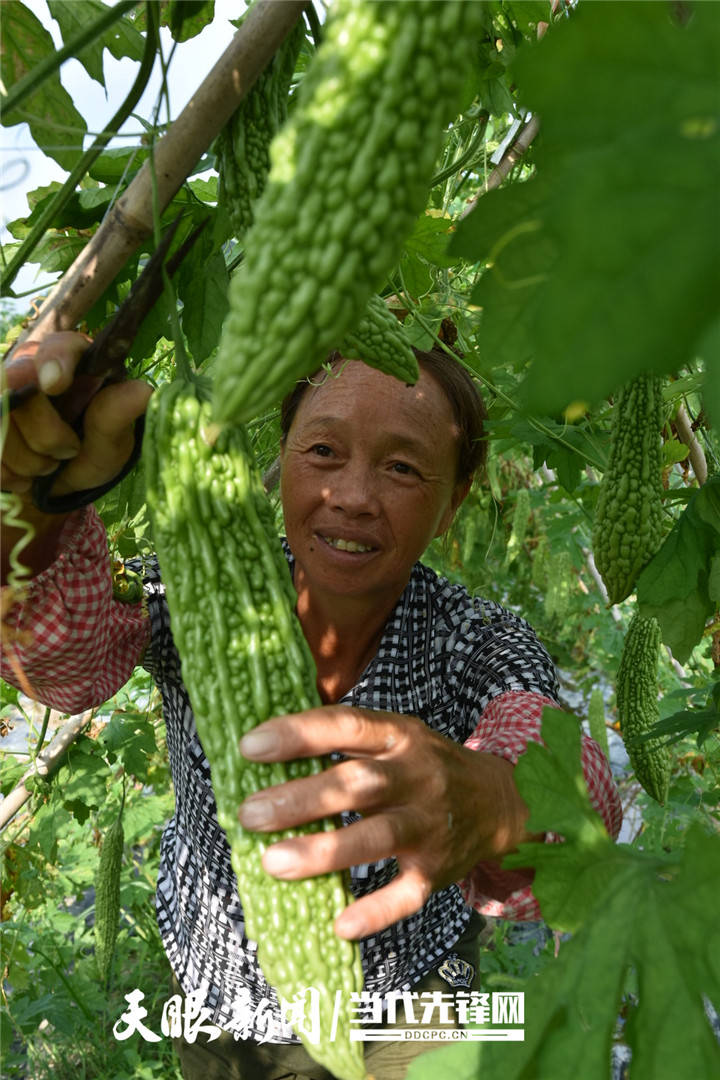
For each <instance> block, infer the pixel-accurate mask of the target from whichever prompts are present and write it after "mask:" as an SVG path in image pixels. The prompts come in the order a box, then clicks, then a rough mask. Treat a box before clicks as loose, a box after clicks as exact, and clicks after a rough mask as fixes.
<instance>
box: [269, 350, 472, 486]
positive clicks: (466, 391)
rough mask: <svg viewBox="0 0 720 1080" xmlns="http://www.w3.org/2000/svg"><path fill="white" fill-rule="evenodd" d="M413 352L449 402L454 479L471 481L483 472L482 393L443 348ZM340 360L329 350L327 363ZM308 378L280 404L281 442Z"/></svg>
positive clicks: (336, 354)
mask: <svg viewBox="0 0 720 1080" xmlns="http://www.w3.org/2000/svg"><path fill="white" fill-rule="evenodd" d="M413 352H414V353H415V356H416V358H417V362H418V365H419V366H420V368H421V369H422V370H423V371H425V372H426V373H427V374H428V375H430V377H431V378H433V379H434V380H435V382H436V383H437V384H438V386H439V387H440V389H441V390H442V391H443V392H444V394H445V397H446V398H447V399H448V401H449V402H450V407H451V408H452V411H453V416H454V418H455V423H456V424H457V427H458V463H457V473H456V482H457V483H458V484H460V483H466V482H467V481H468V480H472V478H473V476H474V475H475V474H479V473H481V472H482V471H483V469H484V467H485V462H486V460H487V439H486V435H485V424H484V422H485V420H487V411H486V409H485V403H484V401H483V399H482V395H481V393H480V391H479V389H478V387H477V385H476V384H475V381H474V380H473V378H472V376H471V375H470V373H469V371H467V369H466V368H464V367H463V365H462V364H461V363H460V361H459V360H456V359H455V357H453V356H451V355H450V354H449V353H447V352H445V350H444V349H440V348H433V349H429V350H424V349H415V348H414V349H413ZM341 361H342V356H341V355H340V353H338V352H335V353H331V354H330V356H329V357H328V362H329V363H330V364H331V365H334V364H337V363H340V362H341ZM319 374H320V372H318V373H316V375H314V376H311V379H312V380H315V379H317V377H318V375H319ZM311 379H301V380H300V382H297V383H296V384H295V386H294V387H293V389H292V390H291V391H290V393H289V394H287V396H286V397H285V398H284V400H283V402H282V405H281V406H280V430H281V432H282V439H283V442H284V441H285V439H286V438H287V436H288V433H289V431H290V428H291V426H292V422H293V420H294V419H295V414H296V412H297V410H298V406H299V404H300V401H301V400H302V397H303V394H304V393H305V391H306V390H307V388H308V387H309V386H310V385H311Z"/></svg>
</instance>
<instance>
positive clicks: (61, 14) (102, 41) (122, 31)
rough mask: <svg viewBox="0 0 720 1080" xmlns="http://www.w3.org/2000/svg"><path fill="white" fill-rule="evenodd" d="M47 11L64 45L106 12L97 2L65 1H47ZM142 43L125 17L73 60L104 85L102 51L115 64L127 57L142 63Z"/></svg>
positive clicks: (97, 0) (137, 33) (104, 7)
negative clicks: (109, 54) (111, 58)
mask: <svg viewBox="0 0 720 1080" xmlns="http://www.w3.org/2000/svg"><path fill="white" fill-rule="evenodd" d="M48 7H49V8H50V14H51V15H52V17H53V19H55V20H56V22H57V24H58V26H59V27H60V33H61V34H62V38H63V41H64V42H65V44H67V42H68V41H69V40H70V39H71V38H72V37H74V36H75V34H79V33H80V31H81V30H84V29H85V28H86V27H87V25H88V23H90V22H92V21H93V20H94V19H96V18H98V17H99V16H100V15H102V14H104V13H105V12H106V11H107V8H108V5H107V4H103V3H102V2H101V0H83V2H82V3H81V4H78V3H76V2H68V0H48ZM144 45H145V43H144V41H143V37H142V34H140V33H139V32H138V31H137V30H136V29H135V27H134V26H133V24H132V22H131V21H130V19H129V17H127V16H125V17H122V18H120V19H118V20H117V22H115V23H113V25H112V26H111V27H110V28H109V29H108V30H106V31H105V33H104V34H103V35H102V36H101V37H100V38H98V39H97V40H96V41H92V42H91V43H90V44H89V45H86V46H85V48H84V49H82V51H81V52H79V53H78V55H77V56H76V57H75V59H76V60H79V61H80V63H81V64H82V65H83V67H84V68H85V70H86V71H87V73H88V75H89V76H90V78H91V79H95V80H96V81H97V82H99V83H101V84H102V85H103V86H104V85H105V80H104V77H103V50H104V49H109V50H110V52H111V53H112V55H113V56H114V57H115V59H116V60H120V59H121V58H122V57H123V56H129V57H130V59H131V60H140V59H142V55H143V50H144Z"/></svg>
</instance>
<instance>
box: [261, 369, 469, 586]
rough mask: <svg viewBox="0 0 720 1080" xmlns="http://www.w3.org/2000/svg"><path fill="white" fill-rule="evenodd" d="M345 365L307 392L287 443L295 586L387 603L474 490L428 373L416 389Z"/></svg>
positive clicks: (285, 495)
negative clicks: (460, 467) (463, 479)
mask: <svg viewBox="0 0 720 1080" xmlns="http://www.w3.org/2000/svg"><path fill="white" fill-rule="evenodd" d="M339 370H340V374H339V375H337V377H330V378H327V379H326V380H325V381H324V382H323V384H322V385H321V386H317V387H310V388H309V389H308V390H307V391H306V392H305V394H304V395H303V397H302V399H301V401H300V404H299V406H298V409H297V412H296V414H295V418H294V420H293V422H292V425H291V427H290V431H289V432H288V436H287V439H286V441H285V444H284V446H283V449H282V476H281V494H282V503H283V510H284V515H285V529H286V534H287V538H288V542H289V544H290V547H291V550H292V552H293V555H294V556H295V560H296V567H297V571H299V573H300V577H299V578H298V573H297V571H296V584H297V583H298V581H301V582H302V583H303V585H306V586H307V587H308V588H309V589H310V590H311V593H312V592H313V591H317V592H318V595H325V596H333V595H334V596H337V597H338V598H339V597H340V596H348V597H349V596H354V597H360V596H367V597H368V598H372V597H373V596H374V595H375V596H377V599H378V601H381V600H382V601H383V602H384V603H387V600H388V593H389V592H390V593H392V594H394V596H395V598H397V596H399V595H400V593H401V592H402V590H403V589H404V588H405V585H406V584H407V582H408V579H409V575H410V571H411V569H412V566H413V564H414V563H415V562H416V561H417V559H418V558H419V557H420V555H421V554H422V553H423V551H424V550H425V548H426V547H427V546H428V544H429V543H430V541H431V540H432V539H433V537H435V536H438V535H439V534H441V533H442V532H444V531H445V529H446V528H447V527H448V526H449V524H450V522H451V520H452V516H453V513H454V511H455V509H456V508H457V506H458V505H459V503H460V501H462V497H463V496H464V494H465V491H466V488H465V487H464V485H457V484H456V482H455V474H456V464H457V427H456V424H455V421H454V417H453V414H452V408H451V406H450V403H449V401H448V400H447V398H446V397H445V394H444V392H443V391H442V389H441V388H440V386H439V385H438V384H437V383H436V382H435V380H434V379H433V378H432V377H431V376H429V375H428V374H427V373H426V372H423V371H422V370H421V373H420V379H419V380H418V382H417V384H416V385H415V386H412V387H411V386H405V384H404V383H401V382H400V381H399V380H397V379H394V378H391V377H390V376H389V375H384V374H383V373H382V372H380V371H376V370H375V369H373V368H370V367H368V366H367V365H365V364H362V363H360V362H359V361H356V360H353V361H348V362H347V363H346V364H345V365H344V366H343V367H341V368H340V369H339Z"/></svg>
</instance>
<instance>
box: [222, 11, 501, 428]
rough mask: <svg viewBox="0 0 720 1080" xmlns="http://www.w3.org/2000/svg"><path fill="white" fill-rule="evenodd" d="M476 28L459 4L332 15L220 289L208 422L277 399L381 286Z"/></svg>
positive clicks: (422, 194) (421, 196) (452, 110)
mask: <svg viewBox="0 0 720 1080" xmlns="http://www.w3.org/2000/svg"><path fill="white" fill-rule="evenodd" d="M483 18H484V5H483V4H480V3H474V2H472V3H464V2H463V0H426V2H423V3H413V4H407V3H403V2H401V0H384V2H383V3H375V2H374V0H336V2H335V3H334V4H333V5H332V7H331V9H330V13H329V16H328V19H327V22H326V24H325V28H324V29H325V34H324V38H323V42H322V44H321V45H320V47H319V49H318V50H317V52H316V54H315V56H314V58H313V61H312V63H311V65H310V68H309V70H308V72H307V74H306V76H305V79H304V82H303V84H302V86H301V88H300V91H299V94H298V101H297V105H296V107H295V109H294V111H293V114H292V116H291V117H290V119H289V120H288V122H287V123H286V124H285V125H284V126H283V128H282V129H281V130H280V132H279V133H278V135H277V136H276V137H275V139H274V140H273V142H272V145H271V147H270V158H271V168H270V175H269V177H268V182H267V185H266V187H265V191H264V192H263V194H262V196H261V198H260V199H259V201H258V203H257V204H256V207H255V223H254V225H253V228H252V229H251V230H250V232H249V233H248V234H247V243H246V248H245V260H244V263H243V266H242V267H241V268H240V270H239V272H238V273H237V274H236V275H235V277H234V278H233V280H232V281H231V284H230V294H229V295H230V311H229V313H228V316H227V318H226V320H225V325H224V327H223V332H222V335H221V340H220V348H219V353H218V359H217V364H216V378H215V414H216V418H217V419H219V420H221V421H227V420H233V421H236V422H245V421H247V420H250V419H252V418H253V417H254V416H257V415H259V414H260V413H261V412H263V411H264V410H266V409H268V408H269V407H271V406H272V405H274V404H275V403H276V402H277V401H279V400H280V398H281V397H282V396H283V394H285V393H286V392H288V391H289V390H290V389H292V387H293V385H294V384H295V382H296V381H297V380H298V379H301V378H303V377H304V376H307V375H310V374H312V372H313V371H316V370H317V369H318V367H320V365H321V364H322V362H323V361H324V359H325V357H326V356H327V355H328V354H329V353H330V352H332V351H333V350H334V349H338V348H340V343H341V341H342V339H343V337H344V336H345V334H346V333H347V332H348V331H350V330H352V328H353V327H354V325H356V323H357V322H358V320H359V319H360V317H361V315H362V313H363V310H364V308H365V306H366V304H367V302H368V299H369V297H370V296H371V295H372V294H373V293H375V292H377V291H378V290H379V289H380V288H381V287H382V285H383V284H384V281H385V278H386V276H387V274H388V273H389V272H390V271H391V270H392V268H393V266H394V264H395V262H396V261H397V259H398V257H399V256H400V253H401V250H402V244H403V242H404V240H405V239H406V237H407V236H408V235H409V233H410V231H411V229H412V226H413V223H414V222H415V220H416V218H417V216H418V214H419V213H421V211H422V210H423V207H424V205H425V200H426V197H427V189H428V185H429V182H430V180H431V178H432V173H433V168H434V165H435V160H436V157H437V154H438V152H439V149H440V145H441V141H442V137H443V129H444V126H445V125H446V124H447V123H448V122H449V121H450V120H452V119H453V118H454V116H455V115H456V113H457V110H458V108H459V107H460V105H461V98H462V93H463V89H464V85H465V80H466V77H467V75H468V73H469V71H470V68H471V63H472V61H473V57H474V53H475V39H476V38H477V37H478V36H479V34H480V33H481V30H482V25H483Z"/></svg>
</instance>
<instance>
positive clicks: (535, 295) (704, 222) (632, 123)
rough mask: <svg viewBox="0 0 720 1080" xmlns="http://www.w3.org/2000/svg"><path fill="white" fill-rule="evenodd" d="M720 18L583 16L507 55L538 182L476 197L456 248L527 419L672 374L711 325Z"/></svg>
mask: <svg viewBox="0 0 720 1080" xmlns="http://www.w3.org/2000/svg"><path fill="white" fill-rule="evenodd" d="M719 12H720V9H718V7H717V6H716V5H714V4H698V5H695V6H694V8H693V11H692V16H691V18H690V20H689V22H688V24H687V25H686V26H679V25H677V24H676V23H675V22H674V21H673V18H672V11H671V8H670V7H669V6H668V5H667V4H665V3H659V2H651V3H645V4H637V3H614V4H599V3H587V4H580V5H579V6H578V10H577V11H576V12H575V13H573V15H572V16H571V18H569V19H568V20H567V21H565V22H563V24H562V25H558V26H556V27H554V28H553V31H552V33H550V34H548V35H547V36H546V37H545V38H544V39H543V40H542V41H541V42H540V43H538V44H537V45H536V46H535V47H534V48H524V49H522V50H521V51H519V53H518V59H517V63H516V65H515V67H514V74H515V77H516V81H517V83H518V85H519V87H520V91H521V93H522V95H523V98H524V101H525V104H526V105H528V106H529V107H530V108H531V109H533V111H536V112H537V113H538V114H539V115H540V117H541V137H540V139H539V141H538V145H537V147H536V148H535V150H536V153H535V160H536V163H537V173H538V178H537V179H536V180H533V181H530V182H529V183H528V184H525V185H521V186H517V185H516V186H515V187H510V188H508V189H505V190H501V191H499V192H496V193H494V197H491V196H486V197H484V198H481V199H480V200H479V203H478V206H477V209H476V210H475V211H474V213H473V214H471V215H470V216H469V217H468V218H467V219H466V221H465V222H462V223H461V224H460V225H459V227H458V231H457V234H456V238H455V240H454V243H453V246H452V250H454V251H456V252H457V253H459V254H462V255H465V256H466V257H468V258H471V259H473V260H475V261H478V260H482V261H488V262H489V263H491V265H490V268H489V269H488V271H487V272H486V274H485V277H484V278H483V281H482V283H481V286H480V288H479V290H478V293H477V296H475V297H473V299H474V300H476V302H478V303H481V304H482V306H483V309H484V313H483V327H482V336H483V340H484V341H486V342H487V341H489V342H491V344H492V348H494V349H495V350H496V351H497V361H498V363H500V364H507V363H511V364H513V365H514V366H516V365H517V362H518V350H519V351H520V359H524V358H525V357H526V355H527V354H528V352H532V355H533V360H534V362H533V366H532V369H531V371H530V374H529V377H528V381H527V385H526V400H527V402H528V405H529V406H530V407H531V408H532V410H533V411H536V412H546V411H548V412H555V411H556V410H558V409H561V408H562V407H564V406H565V405H567V404H568V403H569V402H572V401H574V400H590V401H595V400H598V399H600V398H601V397H602V396H603V395H605V394H607V393H609V392H611V391H612V389H613V388H614V387H615V386H617V385H618V384H620V383H622V382H623V381H626V380H627V378H628V377H629V376H631V375H633V374H635V373H637V372H639V371H642V370H656V371H658V372H668V371H674V370H676V369H677V368H678V367H679V366H680V365H682V364H683V363H684V362H686V361H687V360H689V359H692V358H693V356H694V353H695V349H696V347H697V345H698V342H699V341H700V339H701V337H702V335H703V334H704V333H705V331H706V330H707V328H708V327H709V326H710V324H711V323H712V322H713V320H714V319H716V318H717V315H718V311H719V310H720V260H718V258H717V238H716V236H715V235H714V231H713V229H712V228H711V227H709V225H710V223H711V222H712V221H714V220H715V217H716V214H717V190H716V177H717V175H718V172H719V171H720V124H719V123H718V81H717V72H718V70H720V17H719ZM494 216H497V217H499V218H501V219H502V221H504V222H505V223H506V228H505V230H504V232H503V233H501V234H500V236H498V228H497V226H496V225H495V224H493V222H492V220H491V219H492V218H493V217H494ZM708 359H710V358H708ZM713 362H714V358H713Z"/></svg>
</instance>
